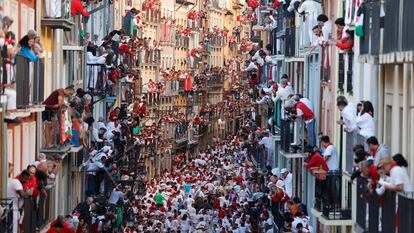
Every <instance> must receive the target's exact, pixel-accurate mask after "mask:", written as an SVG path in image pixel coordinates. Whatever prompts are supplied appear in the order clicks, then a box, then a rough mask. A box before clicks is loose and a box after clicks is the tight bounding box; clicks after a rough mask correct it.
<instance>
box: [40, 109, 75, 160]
mask: <svg viewBox="0 0 414 233" xmlns="http://www.w3.org/2000/svg"><path fill="white" fill-rule="evenodd" d="M66 111H67V110H66V109H65V108H61V109H59V110H56V111H53V110H45V111H44V112H43V114H44V115H43V133H44V134H43V143H44V144H43V145H41V149H40V151H41V152H42V153H51V154H65V153H67V152H69V150H70V149H71V147H72V145H71V141H72V139H75V140H76V139H78V141H79V134H78V133H77V132H75V131H76V130H75V129H73V131H72V135H73V136H72V135H70V134H69V132H68V128H67V127H66V124H67V122H68V121H69V119H68V115H67V112H66Z"/></svg>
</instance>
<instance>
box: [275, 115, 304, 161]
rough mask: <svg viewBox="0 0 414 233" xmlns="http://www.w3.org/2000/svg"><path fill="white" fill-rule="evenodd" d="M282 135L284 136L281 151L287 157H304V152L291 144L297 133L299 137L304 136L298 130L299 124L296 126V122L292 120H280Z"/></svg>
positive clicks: (281, 141)
mask: <svg viewBox="0 0 414 233" xmlns="http://www.w3.org/2000/svg"><path fill="white" fill-rule="evenodd" d="M279 125H280V135H283V137H281V138H280V153H281V154H282V155H283V156H284V157H285V158H302V157H303V155H302V153H298V148H297V147H293V146H292V145H291V144H292V143H293V141H294V138H295V134H296V135H297V137H299V138H303V135H302V136H301V135H300V134H299V132H298V130H296V128H297V127H300V126H297V127H295V123H294V122H293V121H291V120H288V119H286V120H280V124H279Z"/></svg>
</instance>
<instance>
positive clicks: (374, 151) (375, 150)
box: [371, 145, 379, 158]
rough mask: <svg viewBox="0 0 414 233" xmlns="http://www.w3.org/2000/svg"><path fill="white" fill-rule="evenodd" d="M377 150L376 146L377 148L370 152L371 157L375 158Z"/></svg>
mask: <svg viewBox="0 0 414 233" xmlns="http://www.w3.org/2000/svg"><path fill="white" fill-rule="evenodd" d="M378 148H379V145H378V146H377V148H375V149H373V150H372V152H371V153H372V157H374V158H375V154H376V153H377V151H378Z"/></svg>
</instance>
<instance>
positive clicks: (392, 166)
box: [387, 162, 397, 174]
mask: <svg viewBox="0 0 414 233" xmlns="http://www.w3.org/2000/svg"><path fill="white" fill-rule="evenodd" d="M396 166H397V164H396V163H395V162H393V163H392V164H391V167H390V169H389V170H388V172H387V173H388V174H389V173H390V172H391V170H392V169H393V168H394V167H396Z"/></svg>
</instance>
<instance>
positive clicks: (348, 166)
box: [344, 133, 367, 174]
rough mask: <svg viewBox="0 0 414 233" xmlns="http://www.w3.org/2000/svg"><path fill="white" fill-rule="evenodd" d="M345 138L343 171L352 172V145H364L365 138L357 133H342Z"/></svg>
mask: <svg viewBox="0 0 414 233" xmlns="http://www.w3.org/2000/svg"><path fill="white" fill-rule="evenodd" d="M344 134H345V136H344V137H345V138H346V145H345V148H346V149H345V151H346V152H345V157H346V163H345V171H346V172H347V173H348V174H352V170H353V164H354V146H355V145H358V144H359V145H365V142H366V140H367V139H366V138H364V137H363V136H361V135H360V134H357V133H344Z"/></svg>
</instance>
